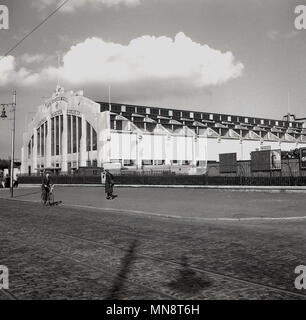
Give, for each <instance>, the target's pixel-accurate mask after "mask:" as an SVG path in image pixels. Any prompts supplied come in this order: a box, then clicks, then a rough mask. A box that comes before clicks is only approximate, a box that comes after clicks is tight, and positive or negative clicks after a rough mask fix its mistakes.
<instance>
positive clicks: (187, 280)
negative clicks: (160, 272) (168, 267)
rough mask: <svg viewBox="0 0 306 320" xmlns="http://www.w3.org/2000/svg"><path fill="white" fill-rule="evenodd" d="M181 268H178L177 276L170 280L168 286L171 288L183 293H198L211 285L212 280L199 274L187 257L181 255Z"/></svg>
mask: <svg viewBox="0 0 306 320" xmlns="http://www.w3.org/2000/svg"><path fill="white" fill-rule="evenodd" d="M180 264H181V268H180V269H179V270H178V275H177V278H176V279H175V280H173V281H171V282H170V283H169V284H168V286H169V287H170V288H171V289H172V290H173V289H175V290H177V291H180V292H185V293H192V294H195V293H198V292H200V291H201V290H203V289H206V288H208V287H210V286H211V285H212V281H210V280H208V279H204V278H203V275H201V276H199V275H197V274H196V272H195V271H194V270H192V269H191V267H190V265H189V259H188V258H187V257H186V256H185V255H182V257H181V263H180Z"/></svg>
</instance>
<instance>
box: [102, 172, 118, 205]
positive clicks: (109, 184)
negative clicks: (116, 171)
mask: <svg viewBox="0 0 306 320" xmlns="http://www.w3.org/2000/svg"><path fill="white" fill-rule="evenodd" d="M113 192H114V176H113V175H112V174H111V173H110V172H109V170H105V193H106V199H107V200H113V199H114V198H116V197H117V196H115V195H113Z"/></svg>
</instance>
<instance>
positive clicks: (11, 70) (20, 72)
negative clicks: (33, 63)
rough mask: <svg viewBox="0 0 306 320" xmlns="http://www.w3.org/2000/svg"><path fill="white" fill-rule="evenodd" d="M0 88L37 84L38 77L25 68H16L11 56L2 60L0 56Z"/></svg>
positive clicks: (13, 58)
mask: <svg viewBox="0 0 306 320" xmlns="http://www.w3.org/2000/svg"><path fill="white" fill-rule="evenodd" d="M0 59H1V60H0V87H1V86H2V87H4V86H7V85H14V86H28V85H33V84H35V83H37V81H38V80H39V75H38V74H36V73H33V72H31V71H29V70H27V69H25V68H19V69H18V68H17V64H16V59H15V57H13V56H7V57H4V58H2V57H1V56H0Z"/></svg>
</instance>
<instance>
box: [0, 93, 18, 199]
mask: <svg viewBox="0 0 306 320" xmlns="http://www.w3.org/2000/svg"><path fill="white" fill-rule="evenodd" d="M1 106H2V112H1V115H0V118H1V119H3V120H5V119H7V115H6V110H5V108H6V107H11V108H12V112H13V119H8V120H11V121H13V128H12V132H11V138H12V145H11V147H12V149H11V172H10V175H11V177H10V178H11V180H10V190H11V198H13V197H14V189H13V175H14V158H15V124H16V91H14V92H13V102H12V103H1Z"/></svg>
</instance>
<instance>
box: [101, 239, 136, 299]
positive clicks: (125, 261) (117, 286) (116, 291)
mask: <svg viewBox="0 0 306 320" xmlns="http://www.w3.org/2000/svg"><path fill="white" fill-rule="evenodd" d="M137 246H138V240H134V241H133V242H132V244H131V245H130V247H129V250H128V252H127V254H126V255H125V256H124V257H123V258H122V260H121V269H120V271H119V272H118V274H117V276H116V279H115V281H114V283H113V285H112V288H111V290H110V292H109V294H108V295H107V297H106V298H105V299H106V300H118V299H119V296H120V293H121V291H122V289H123V286H124V283H125V281H126V279H127V275H128V273H129V271H130V268H131V265H132V262H133V261H134V260H135V259H136V248H137Z"/></svg>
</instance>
